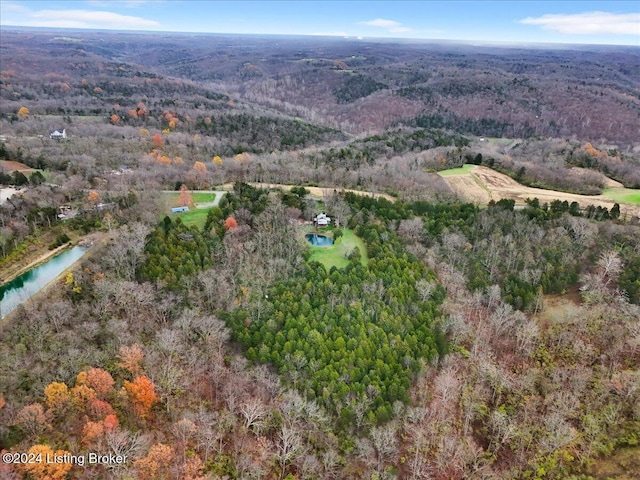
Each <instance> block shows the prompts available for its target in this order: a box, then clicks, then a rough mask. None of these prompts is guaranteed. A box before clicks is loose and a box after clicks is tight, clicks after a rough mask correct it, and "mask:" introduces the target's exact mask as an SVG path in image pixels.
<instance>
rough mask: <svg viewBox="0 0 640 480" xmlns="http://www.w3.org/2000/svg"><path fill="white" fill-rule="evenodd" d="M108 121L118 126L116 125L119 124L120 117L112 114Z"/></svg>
mask: <svg viewBox="0 0 640 480" xmlns="http://www.w3.org/2000/svg"><path fill="white" fill-rule="evenodd" d="M109 121H110V122H111V123H112V124H113V125H118V124H119V123H120V117H119V116H118V115H116V114H115V113H114V114H113V115H111V117H110V118H109Z"/></svg>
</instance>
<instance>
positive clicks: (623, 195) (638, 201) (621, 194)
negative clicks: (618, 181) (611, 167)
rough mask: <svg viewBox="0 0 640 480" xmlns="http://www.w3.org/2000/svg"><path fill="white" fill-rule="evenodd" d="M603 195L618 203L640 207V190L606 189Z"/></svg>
mask: <svg viewBox="0 0 640 480" xmlns="http://www.w3.org/2000/svg"><path fill="white" fill-rule="evenodd" d="M602 194H603V195H604V196H605V197H609V198H610V199H611V200H615V201H616V202H618V203H631V204H633V205H640V190H637V189H634V188H616V187H612V188H605V189H604V191H603V192H602Z"/></svg>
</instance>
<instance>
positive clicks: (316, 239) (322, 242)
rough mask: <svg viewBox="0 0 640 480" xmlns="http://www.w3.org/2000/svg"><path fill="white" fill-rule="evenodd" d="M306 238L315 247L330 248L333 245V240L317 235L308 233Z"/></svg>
mask: <svg viewBox="0 0 640 480" xmlns="http://www.w3.org/2000/svg"><path fill="white" fill-rule="evenodd" d="M304 238H306V239H307V242H309V243H310V244H311V245H313V246H314V247H330V246H331V245H333V238H329V237H326V236H324V235H318V234H317V233H307V234H306V235H305V236H304Z"/></svg>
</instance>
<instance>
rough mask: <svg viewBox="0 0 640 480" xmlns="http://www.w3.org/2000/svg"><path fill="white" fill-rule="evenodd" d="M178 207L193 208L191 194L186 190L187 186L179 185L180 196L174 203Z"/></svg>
mask: <svg viewBox="0 0 640 480" xmlns="http://www.w3.org/2000/svg"><path fill="white" fill-rule="evenodd" d="M176 205H177V206H178V207H192V206H193V198H192V197H191V194H190V193H189V191H188V190H187V186H186V185H185V184H184V183H183V184H182V185H180V196H179V197H178V201H177V203H176Z"/></svg>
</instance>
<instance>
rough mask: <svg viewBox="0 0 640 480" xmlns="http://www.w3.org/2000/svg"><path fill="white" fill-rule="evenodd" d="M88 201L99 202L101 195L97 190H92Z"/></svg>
mask: <svg viewBox="0 0 640 480" xmlns="http://www.w3.org/2000/svg"><path fill="white" fill-rule="evenodd" d="M87 200H89V201H90V202H92V203H93V202H97V201H98V200H100V194H99V193H98V192H96V191H95V190H91V191H90V192H89V195H87Z"/></svg>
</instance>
